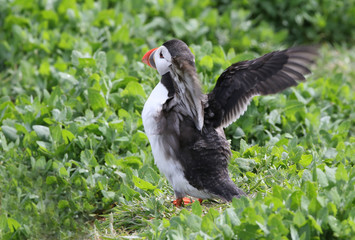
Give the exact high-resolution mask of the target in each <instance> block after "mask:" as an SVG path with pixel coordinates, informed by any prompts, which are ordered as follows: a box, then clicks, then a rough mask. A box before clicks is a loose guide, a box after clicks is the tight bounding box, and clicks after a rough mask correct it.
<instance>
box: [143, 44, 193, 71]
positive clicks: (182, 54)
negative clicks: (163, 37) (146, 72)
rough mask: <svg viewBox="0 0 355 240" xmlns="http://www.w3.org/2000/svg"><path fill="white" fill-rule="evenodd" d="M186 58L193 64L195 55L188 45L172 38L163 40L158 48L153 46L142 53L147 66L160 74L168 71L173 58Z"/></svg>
mask: <svg viewBox="0 0 355 240" xmlns="http://www.w3.org/2000/svg"><path fill="white" fill-rule="evenodd" d="M176 58H179V59H184V60H188V62H189V63H191V65H192V66H195V57H194V55H193V54H192V53H191V51H190V49H189V47H188V46H187V45H186V43H184V42H183V41H181V40H178V39H173V40H169V41H167V42H165V43H164V44H163V45H162V46H160V47H158V48H153V49H151V50H149V51H148V52H147V53H146V54H144V56H143V58H142V61H143V62H144V63H145V64H147V65H148V66H150V67H152V68H155V69H157V70H158V72H159V74H160V75H164V74H165V73H167V72H168V71H170V66H171V64H172V61H173V59H176Z"/></svg>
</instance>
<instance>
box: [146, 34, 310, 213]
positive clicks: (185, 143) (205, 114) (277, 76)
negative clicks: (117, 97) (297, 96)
mask: <svg viewBox="0 0 355 240" xmlns="http://www.w3.org/2000/svg"><path fill="white" fill-rule="evenodd" d="M316 56H317V48H316V47H314V46H301V47H292V48H289V49H286V50H283V51H274V52H271V53H268V54H266V55H264V56H262V57H259V58H256V59H254V60H249V61H242V62H237V63H234V64H232V65H231V66H230V67H228V68H227V69H226V70H225V71H224V72H223V73H222V74H221V75H220V77H219V78H218V80H217V83H216V85H215V87H214V89H213V90H212V91H211V92H210V93H208V94H204V93H203V92H202V90H201V84H200V80H199V77H198V74H197V72H196V67H195V57H194V55H193V54H192V52H191V51H190V49H189V47H188V46H187V44H186V43H185V42H183V41H181V40H178V39H173V40H169V41H167V42H165V43H164V44H163V45H162V46H160V47H158V48H154V49H151V50H149V51H148V52H147V53H146V54H145V55H144V56H143V58H142V61H143V62H144V63H145V64H147V65H148V66H150V67H152V68H154V69H156V70H157V71H158V73H159V74H160V76H161V80H160V81H159V83H158V84H157V85H156V87H155V88H154V90H153V91H152V92H151V94H150V96H149V98H148V99H147V101H146V103H145V105H144V108H143V111H142V120H143V126H144V130H145V133H146V135H147V137H148V139H149V142H150V145H151V149H152V153H153V157H154V160H155V163H156V165H157V166H158V168H159V170H160V172H162V173H163V174H164V175H165V176H166V178H167V179H168V181H169V183H170V184H171V185H172V187H173V189H174V192H175V196H176V200H175V201H174V204H175V205H176V206H181V205H182V204H184V203H188V202H189V201H190V200H189V198H185V196H187V195H188V196H191V197H195V198H198V199H199V201H200V202H201V201H202V200H203V199H213V198H219V199H222V200H225V201H231V200H232V199H233V197H236V198H240V197H241V196H245V195H246V193H245V192H244V191H243V190H241V189H240V188H238V187H237V186H236V185H235V183H234V182H233V181H232V179H231V178H230V176H229V172H228V162H229V159H230V157H231V150H230V144H229V142H228V141H227V139H226V136H225V134H224V128H226V127H227V126H228V125H229V124H231V123H232V122H234V121H236V120H237V119H238V118H239V117H240V116H241V115H242V114H243V113H244V112H245V110H246V108H247V106H248V104H249V103H250V101H251V99H252V97H254V96H256V95H267V94H274V93H278V92H280V91H282V90H284V89H286V88H288V87H291V86H295V85H297V84H298V82H297V81H304V80H305V77H304V75H306V74H309V73H311V71H310V69H309V66H310V64H311V63H313V62H314V60H315V58H316Z"/></svg>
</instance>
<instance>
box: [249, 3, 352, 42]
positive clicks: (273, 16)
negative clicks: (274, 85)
mask: <svg viewBox="0 0 355 240" xmlns="http://www.w3.org/2000/svg"><path fill="white" fill-rule="evenodd" d="M248 7H249V8H250V10H251V13H252V15H251V18H252V19H256V20H257V21H259V22H268V23H270V24H272V25H273V26H274V27H275V29H277V30H280V29H285V28H286V29H288V32H289V36H290V38H291V39H292V40H293V41H298V42H300V41H307V42H315V41H331V42H338V43H339V42H344V41H346V42H349V43H354V37H355V30H354V29H355V1H354V0H348V1H342V0H333V1H332V0H326V1H321V0H315V1H307V0H291V1H280V0H272V1H260V0H251V1H250V2H249V5H248Z"/></svg>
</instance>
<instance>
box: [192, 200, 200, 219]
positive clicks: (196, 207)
mask: <svg viewBox="0 0 355 240" xmlns="http://www.w3.org/2000/svg"><path fill="white" fill-rule="evenodd" d="M191 210H192V213H193V214H195V215H196V216H199V217H201V215H202V207H201V204H200V203H199V201H194V202H193V203H192V206H191Z"/></svg>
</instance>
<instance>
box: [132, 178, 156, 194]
mask: <svg viewBox="0 0 355 240" xmlns="http://www.w3.org/2000/svg"><path fill="white" fill-rule="evenodd" d="M132 180H133V183H134V185H135V186H136V187H137V188H140V189H142V190H145V191H147V190H153V189H155V188H156V186H154V185H153V184H151V183H150V182H147V181H144V180H143V179H141V178H139V177H136V176H134V175H133V179H132Z"/></svg>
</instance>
